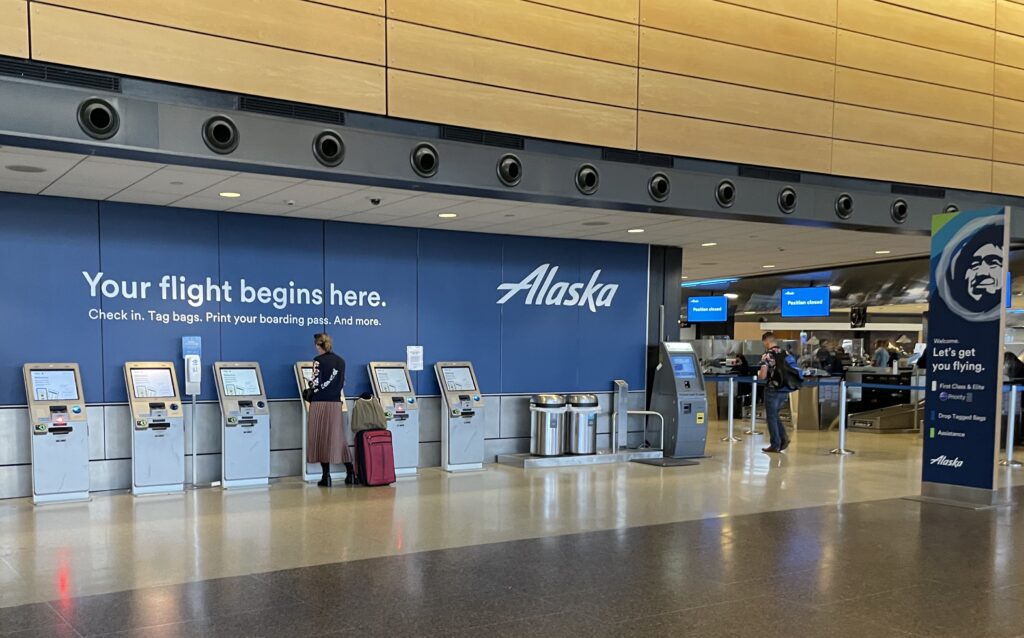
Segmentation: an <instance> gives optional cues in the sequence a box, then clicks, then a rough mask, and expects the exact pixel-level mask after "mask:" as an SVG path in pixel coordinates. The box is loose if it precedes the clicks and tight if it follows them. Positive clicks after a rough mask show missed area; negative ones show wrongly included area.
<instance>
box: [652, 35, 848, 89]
mask: <svg viewBox="0 0 1024 638" xmlns="http://www.w3.org/2000/svg"><path fill="white" fill-rule="evenodd" d="M640 66H641V67H642V68H647V69H656V70H659V71H668V72H670V73H678V74H680V75H690V76H695V77H700V78H705V79H709V80H722V81H724V82H730V83H733V84H743V85H746V86H753V87H758V88H762V89H773V90H776V91H784V92H786V93H796V94H797V95H806V96H810V97H818V98H823V99H829V100H830V99H832V91H833V89H834V88H835V79H836V78H835V67H834V66H832V65H831V64H828V63H826V62H816V61H814V60H805V59H803V58H794V57H792V56H789V55H782V54H779V53H771V52H769V51H759V50H757V49H748V48H746V47H741V46H736V45H734V44H727V43H724V42H715V41H714V40H705V39H704V38H695V37H692V36H688V35H682V34H679V33H670V32H668V31H660V30H658V29H648V28H646V27H645V28H643V29H641V30H640Z"/></svg>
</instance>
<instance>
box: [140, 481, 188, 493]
mask: <svg viewBox="0 0 1024 638" xmlns="http://www.w3.org/2000/svg"><path fill="white" fill-rule="evenodd" d="M184 491H185V484H184V483H177V484H175V485H144V486H141V487H140V486H138V485H133V486H132V495H133V496H150V495H153V494H177V493H178V492H184Z"/></svg>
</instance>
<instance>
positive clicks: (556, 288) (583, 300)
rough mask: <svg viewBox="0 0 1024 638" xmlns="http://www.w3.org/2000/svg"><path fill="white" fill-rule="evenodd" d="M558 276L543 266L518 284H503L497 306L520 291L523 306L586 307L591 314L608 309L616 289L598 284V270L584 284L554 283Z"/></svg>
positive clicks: (546, 266) (546, 265) (553, 268)
mask: <svg viewBox="0 0 1024 638" xmlns="http://www.w3.org/2000/svg"><path fill="white" fill-rule="evenodd" d="M557 274H558V266H554V267H552V266H551V264H542V265H540V266H538V267H537V268H535V269H534V271H533V272H531V273H530V274H529V275H527V276H526V277H523V279H522V281H520V282H518V283H514V284H512V283H503V284H500V285H499V286H498V290H504V291H506V292H505V295H504V296H503V297H502V298H501V299H498V305H502V304H504V303H505V302H506V301H509V300H510V299H512V298H513V297H515V296H516V295H518V294H519V293H521V292H525V291H528V292H526V300H525V302H524V303H525V304H526V305H528V306H531V305H532V306H579V307H583V306H587V307H588V308H590V312H597V309H598V308H609V307H611V305H612V300H613V299H615V293H616V292H618V290H619V285H618V284H606V283H601V282H600V281H598V278H599V277H600V276H601V270H600V269H598V270H595V271H594V273H593V274H592V275H591V276H590V281H588V282H587V283H585V284H584V283H569V282H568V281H559V282H555V281H554V280H555V276H556V275H557Z"/></svg>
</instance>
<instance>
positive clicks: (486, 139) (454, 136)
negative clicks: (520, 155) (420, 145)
mask: <svg viewBox="0 0 1024 638" xmlns="http://www.w3.org/2000/svg"><path fill="white" fill-rule="evenodd" d="M441 139H443V140H449V141H451V142H465V143H466V144H482V145H483V146H498V147H500V148H514V149H517V150H522V149H523V148H525V147H526V139H525V138H524V137H522V136H521V135H512V134H510V133H495V132H494V131H480V130H477V129H473V128H464V127H461V126H442V127H441Z"/></svg>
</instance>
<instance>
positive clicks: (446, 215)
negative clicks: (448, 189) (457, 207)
mask: <svg viewBox="0 0 1024 638" xmlns="http://www.w3.org/2000/svg"><path fill="white" fill-rule="evenodd" d="M437 216H438V217H440V218H441V219H455V218H456V217H458V216H459V215H458V213H438V214H437Z"/></svg>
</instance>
